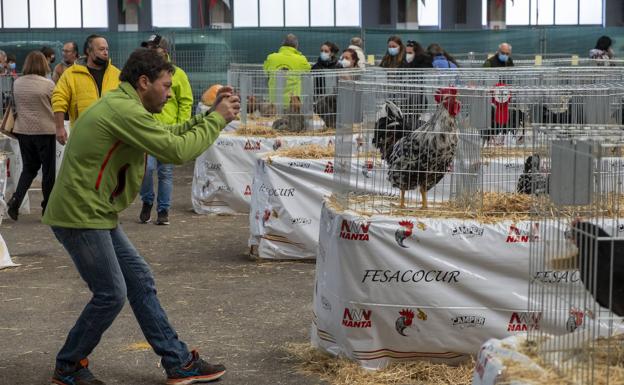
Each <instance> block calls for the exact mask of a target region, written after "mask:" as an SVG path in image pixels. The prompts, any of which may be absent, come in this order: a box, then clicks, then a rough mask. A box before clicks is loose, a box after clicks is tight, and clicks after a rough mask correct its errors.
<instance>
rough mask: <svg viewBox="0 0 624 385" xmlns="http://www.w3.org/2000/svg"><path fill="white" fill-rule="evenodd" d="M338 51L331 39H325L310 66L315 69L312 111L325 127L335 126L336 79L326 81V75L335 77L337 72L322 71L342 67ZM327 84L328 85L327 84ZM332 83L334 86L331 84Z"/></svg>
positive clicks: (331, 127)
mask: <svg viewBox="0 0 624 385" xmlns="http://www.w3.org/2000/svg"><path fill="white" fill-rule="evenodd" d="M338 52H340V49H339V48H338V46H337V45H336V44H334V43H332V42H331V41H326V42H325V43H323V44H322V45H321V53H320V55H319V58H318V60H317V61H316V63H315V64H314V65H313V66H312V70H313V71H316V72H317V73H315V74H314V75H313V76H314V106H313V108H314V113H315V114H317V115H319V116H320V117H321V119H322V120H323V122H324V123H325V128H328V129H333V128H336V93H337V90H336V89H335V85H336V84H337V79H334V81H331V80H332V79H329V80H330V81H329V82H326V77H327V76H333V77H337V74H332V73H325V74H324V73H323V71H324V70H337V69H339V68H342V66H341V65H340V64H339V62H338V56H337V55H338ZM327 84H329V86H327ZM331 84H334V87H332V86H331Z"/></svg>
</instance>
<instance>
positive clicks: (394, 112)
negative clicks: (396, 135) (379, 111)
mask: <svg viewBox="0 0 624 385" xmlns="http://www.w3.org/2000/svg"><path fill="white" fill-rule="evenodd" d="M384 110H385V113H386V116H387V117H388V119H390V120H393V121H399V120H403V112H402V111H401V109H400V108H399V106H397V105H396V104H394V102H393V101H391V100H386V104H385V106H384Z"/></svg>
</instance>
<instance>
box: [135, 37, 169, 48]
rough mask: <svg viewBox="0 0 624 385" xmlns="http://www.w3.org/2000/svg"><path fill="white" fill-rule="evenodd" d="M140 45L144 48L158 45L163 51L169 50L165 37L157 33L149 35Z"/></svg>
mask: <svg viewBox="0 0 624 385" xmlns="http://www.w3.org/2000/svg"><path fill="white" fill-rule="evenodd" d="M141 47H145V48H158V47H160V48H162V49H164V50H165V51H169V41H167V39H166V38H164V37H162V36H160V35H158V34H154V35H151V36H150V37H149V39H147V41H144V42H142V43H141Z"/></svg>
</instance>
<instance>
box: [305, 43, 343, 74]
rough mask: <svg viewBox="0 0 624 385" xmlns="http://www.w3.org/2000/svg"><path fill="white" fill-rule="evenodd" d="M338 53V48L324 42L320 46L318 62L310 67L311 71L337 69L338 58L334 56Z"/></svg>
mask: <svg viewBox="0 0 624 385" xmlns="http://www.w3.org/2000/svg"><path fill="white" fill-rule="evenodd" d="M338 52H340V49H339V48H338V46H337V45H336V44H334V43H332V42H331V41H326V42H325V43H323V45H321V53H320V55H319V58H318V60H317V61H316V63H314V65H313V66H312V69H313V70H329V69H336V68H339V67H338V58H337V57H336V54H338Z"/></svg>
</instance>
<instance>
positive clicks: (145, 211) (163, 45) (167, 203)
mask: <svg viewBox="0 0 624 385" xmlns="http://www.w3.org/2000/svg"><path fill="white" fill-rule="evenodd" d="M141 46H142V47H144V48H148V49H151V50H154V51H155V52H157V53H158V54H159V55H161V56H162V57H163V58H165V59H166V60H167V61H170V57H169V41H168V40H167V39H166V38H164V37H162V36H160V35H152V36H150V38H149V39H148V40H147V41H144V42H143V43H141ZM173 67H174V68H175V72H174V73H173V76H172V77H171V81H172V85H171V98H169V100H168V101H167V104H165V107H164V108H163V110H162V112H160V113H158V114H155V115H154V117H155V118H156V119H158V120H159V121H160V122H162V123H164V124H179V123H182V122H185V121H187V120H188V119H189V118H190V117H191V111H192V110H193V91H192V89H191V84H190V83H189V80H188V76H186V73H184V71H183V70H182V69H181V68H180V67H178V66H176V65H173ZM154 171H157V176H158V198H157V200H156V203H157V206H156V212H157V215H158V216H157V218H156V224H157V225H168V224H169V209H170V208H171V194H172V192H173V164H171V163H164V162H162V161H160V160H158V159H156V158H155V157H153V156H151V155H148V157H147V168H146V169H145V177H144V178H143V185H141V200H142V201H143V207H142V208H141V213H140V214H139V221H140V222H141V223H148V222H149V221H150V220H151V216H152V207H153V205H154V180H153V174H154Z"/></svg>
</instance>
